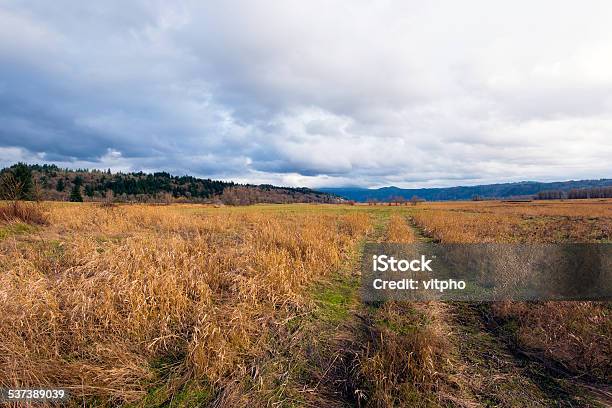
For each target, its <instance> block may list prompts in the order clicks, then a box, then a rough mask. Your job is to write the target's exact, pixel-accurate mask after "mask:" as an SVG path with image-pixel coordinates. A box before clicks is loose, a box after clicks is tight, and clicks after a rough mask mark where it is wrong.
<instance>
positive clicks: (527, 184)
mask: <svg viewBox="0 0 612 408" xmlns="http://www.w3.org/2000/svg"><path fill="white" fill-rule="evenodd" d="M609 186H612V179H600V180H577V181H574V180H572V181H559V182H552V183H540V182H537V181H522V182H519V183H503V184H486V185H479V186H460V187H446V188H415V189H404V188H398V187H383V188H378V189H367V188H350V187H348V188H321V189H320V190H321V191H323V192H327V193H332V194H337V195H339V196H341V197H344V198H346V199H347V200H354V201H360V202H365V201H368V200H378V201H389V200H390V199H393V198H397V197H402V198H404V199H410V198H412V197H413V196H417V197H420V198H423V199H425V200H428V201H448V200H471V199H474V198H479V199H486V198H513V197H516V198H518V197H523V198H532V197H536V196H537V194H538V193H541V192H545V191H564V192H569V191H571V190H579V189H592V188H599V187H609Z"/></svg>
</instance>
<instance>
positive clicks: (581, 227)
mask: <svg viewBox="0 0 612 408" xmlns="http://www.w3.org/2000/svg"><path fill="white" fill-rule="evenodd" d="M46 211H47V214H46V215H45V216H46V218H47V219H48V221H49V223H48V225H45V226H41V227H35V228H32V229H27V230H24V231H25V232H24V233H11V234H8V235H4V236H2V239H0V268H2V271H3V273H2V274H0V310H2V311H3V313H2V314H0V387H15V386H20V387H26V386H28V385H30V386H37V387H40V386H54V387H57V386H63V387H68V388H70V389H71V390H72V392H73V395H74V396H79V397H81V398H82V399H78V398H77V399H73V403H74V404H75V405H76V404H80V403H83V402H86V403H87V402H90V403H91V402H92V401H94V400H93V399H92V398H95V402H96V403H97V404H105V403H107V404H113V405H114V404H121V403H126V402H132V403H136V404H139V405H140V406H147V405H151V403H152V398H153V399H155V403H161V402H164V401H167V400H169V399H173V400H175V401H176V400H177V399H179V398H180V396H181V393H182V392H183V391H184V390H186V389H187V390H190V392H192V394H194V395H195V397H196V399H197V403H199V404H206V403H210V402H211V401H213V400H214V401H215V402H216V403H217V405H219V406H249V405H251V406H252V405H261V404H271V403H279V402H280V401H284V403H288V401H291V400H290V399H286V398H288V397H287V396H286V395H284V394H283V393H285V391H286V390H289V389H290V388H291V387H292V386H295V385H296V384H290V383H289V382H290V379H289V375H290V374H291V375H293V377H291V381H295V379H296V378H299V374H300V372H299V371H300V370H299V367H297V368H296V367H295V366H296V364H298V365H299V363H300V360H299V359H301V358H303V357H304V358H305V356H308V355H309V353H310V351H309V347H310V346H313V347H314V346H316V347H322V348H333V347H334V345H335V344H336V343H334V342H333V341H329V342H327V344H321V343H322V342H323V341H327V340H321V341H315V340H317V338H316V337H317V335H318V334H319V333H317V328H320V327H322V326H321V325H318V322H317V321H316V320H314V321H308V322H305V321H301V320H300V319H301V316H305V315H307V316H313V314H312V312H313V310H317V307H318V306H317V304H318V303H317V302H319V303H320V302H321V299H317V296H313V290H312V288H313V286H316V285H317V284H320V283H322V282H327V281H329V280H330V279H331V278H337V277H338V274H339V273H340V274H341V276H344V277H345V278H346V277H348V276H350V274H351V272H352V271H354V265H353V264H352V263H351V262H353V261H354V257H353V255H354V254H355V253H356V251H357V248H358V243H359V242H362V241H363V240H364V239H365V237H366V236H367V235H368V234H370V233H372V231H374V227H375V225H374V224H375V220H374V218H375V217H373V214H375V215H377V216H378V217H379V218H380V217H382V218H384V219H388V221H389V222H388V226H387V227H386V228H379V229H377V230H376V231H378V233H379V234H380V236H379V237H377V238H376V237H374V238H375V239H376V240H378V241H386V242H400V243H410V242H414V241H415V240H416V239H417V238H418V237H417V236H416V235H415V232H414V229H413V228H412V227H411V226H410V225H409V223H408V222H407V220H408V218H407V217H412V219H414V221H415V222H416V224H417V225H418V226H419V227H421V228H422V229H423V230H424V231H425V232H426V233H427V234H428V235H431V236H433V237H435V238H437V239H439V240H441V241H442V242H567V241H582V242H584V241H588V242H599V241H609V240H610V238H611V236H612V234H611V232H610V231H611V230H610V226H611V225H612V224H611V219H612V218H611V213H612V212H611V211H610V202H609V201H608V202H595V201H584V202H580V205H579V206H576V207H572V206H570V205H569V203H559V202H554V203H553V202H535V203H526V204H523V203H520V204H517V205H515V204H506V203H499V202H476V203H471V202H470V203H444V204H439V203H431V204H425V205H419V206H417V207H382V206H380V207H369V206H327V205H287V206H271V205H268V206H252V207H239V208H213V207H206V206H202V205H170V206H152V205H129V206H115V207H107V208H102V207H99V206H97V205H93V204H69V203H49V204H47V205H46ZM379 227H380V225H379ZM370 238H372V236H370ZM351 279H353V278H351ZM341 285H344V289H342V290H343V291H344V292H343V293H342V296H341V298H342V299H348V298H351V296H355V294H354V293H353V292H351V290H354V288H353V289H351V287H350V285H347V284H346V281H345V282H344V283H342V284H341ZM345 292H346V293H345ZM336 295H338V293H336V292H334V290H333V288H332V290H327V289H326V290H324V291H323V295H319V297H321V296H323V298H324V299H323V300H324V302H323V303H329V304H330V305H331V306H329V307H330V309H331V312H333V313H332V314H331V315H330V316H326V315H325V313H327V312H329V311H325V310H323V311H321V310H319V311H318V313H319V314H318V316H323V317H322V319H323V320H326V326H325V329H326V330H328V331H329V333H327V334H326V336H327V337H333V336H334V333H333V330H334V329H337V327H338V325H339V324H340V321H341V320H342V319H350V318H351V316H352V315H351V314H350V313H345V311H344V310H342V308H343V307H344V305H345V303H344V300H343V301H342V302H340V303H338V302H337V299H336V297H337V296H336ZM368 310H369V311H368V312H367V313H366V314H367V318H366V319H365V320H367V321H368V322H369V325H368V327H367V333H366V337H367V338H368V339H369V340H367V339H366V340H364V341H363V343H362V344H361V345H360V346H363V347H364V349H363V350H360V351H359V353H361V354H360V356H359V358H358V359H357V360H356V363H359V368H358V369H356V370H357V371H358V372H359V374H358V375H359V376H360V379H359V381H362V380H363V381H364V382H365V384H366V386H367V391H368V393H369V394H368V395H367V397H368V400H367V401H369V404H370V405H373V406H381V407H388V406H394V405H397V404H398V403H402V404H404V405H412V406H428V405H435V404H444V403H448V402H449V401H454V402H453V403H456V404H459V403H461V401H459V402H458V401H457V400H451V399H449V394H448V392H451V393H454V391H453V390H450V391H449V388H448V386H449V382H448V378H447V374H448V373H449V372H452V371H453V368H449V367H448V365H447V364H448V361H449V359H451V360H452V356H449V353H452V352H453V351H452V348H453V345H452V344H451V343H449V341H448V338H449V337H452V334H451V328H450V327H449V324H450V323H449V322H450V320H451V319H450V318H449V316H447V314H446V310H445V305H443V304H441V303H435V302H431V303H427V304H400V303H395V302H389V303H387V304H385V305H382V306H380V307H376V308H373V309H368ZM493 310H494V312H495V313H496V316H497V317H498V318H499V319H500V320H502V321H509V322H514V323H516V332H515V335H516V339H517V341H518V342H519V344H520V345H521V347H526V348H528V349H530V350H536V351H538V352H540V353H541V354H542V355H544V356H546V357H547V358H550V359H553V360H556V361H558V362H560V363H561V364H564V365H565V366H566V367H568V368H569V369H571V370H575V371H577V372H585V371H590V372H591V373H592V374H593V375H594V376H596V377H598V378H604V379H605V378H608V379H609V373H610V371H609V369H610V365H609V361H610V360H609V359H610V355H611V354H612V352H611V351H610V344H612V340H611V337H610V332H611V331H612V325H611V319H610V315H609V304H595V303H591V302H583V303H575V302H574V303H567V304H564V303H544V304H537V305H529V306H526V305H525V304H524V303H501V304H497V305H495V306H494V308H493ZM314 316H317V314H316V313H315V314H314ZM352 317H355V316H352ZM354 320H355V319H354ZM356 320H358V319H356ZM351 324H352V325H355V324H356V323H355V322H352V323H351ZM291 325H299V327H298V328H291V327H290V326H291ZM345 332H346V331H345ZM345 332H343V333H342V335H346V334H347V333H348V332H346V333H345ZM336 334H337V333H336ZM289 335H295V336H296V340H295V341H293V339H289V338H287V337H286V336H289ZM321 337H322V339H323V338H327V337H324V336H321ZM308 338H310V340H311V341H307V340H308ZM357 340H359V341H361V340H362V338H361V337H359V336H355V338H353V339H352V341H357ZM296 342H302V344H296ZM341 344H342V343H341ZM296 351H299V353H297V354H292V353H294V352H296ZM336 352H337V350H330V353H326V352H325V353H320V354H321V358H323V359H324V358H325V357H326V356H328V355H331V356H332V358H333V356H334V355H336V356H337V355H341V354H335V353H336ZM332 365H333V363H332ZM329 367H331V366H329V363H328V362H327V361H323V364H322V366H321V367H319V368H321V372H320V373H318V375H320V379H318V380H316V381H315V383H314V384H313V388H312V389H310V390H309V391H308V392H311V393H315V392H322V390H321V389H322V388H323V387H324V385H322V383H323V382H325V381H327V380H328V379H329V375H330V374H329V371H328V370H329ZM316 368H317V367H315V369H316ZM292 370H294V371H295V372H297V374H298V376H297V377H296V376H295V375H294V374H295V373H294V371H292ZM306 371H308V370H306ZM302 374H303V373H302ZM266 375H268V377H266ZM326 376H327V377H326ZM306 382H308V381H306ZM450 384H451V385H450V386H453V385H452V384H453V381H450ZM298 385H299V384H298ZM455 385H457V384H455ZM317 387H319V388H317ZM457 387H459V388H460V385H457ZM160 389H163V392H162V393H161V395H160V396H157V394H156V393H157V390H160ZM289 391H291V390H289ZM289 391H287V392H289ZM302 391H303V390H302ZM300 392H301V391H300V389H297V391H296V392H295V393H294V394H292V395H291V398H293V397H295V396H296V395H297V396H298V397H299V394H300ZM457 392H458V391H457ZM453 395H455V397H454V398H456V397H457V395H458V394H457V393H454V394H453ZM317 398H318V397H316V396H313V397H307V398H306V400H308V401H321V400H322V399H317ZM459 398H462V396H459ZM467 398H468V399H469V396H468V397H467ZM294 402H295V401H294ZM299 402H300V401H297V405H299Z"/></svg>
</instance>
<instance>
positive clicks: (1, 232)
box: [0, 222, 38, 239]
mask: <svg viewBox="0 0 612 408" xmlns="http://www.w3.org/2000/svg"><path fill="white" fill-rule="evenodd" d="M37 230H38V227H36V226H34V225H30V224H26V223H23V222H11V223H9V224H6V225H3V226H2V227H0V239H4V238H6V237H9V236H11V235H20V234H29V233H31V232H34V231H37Z"/></svg>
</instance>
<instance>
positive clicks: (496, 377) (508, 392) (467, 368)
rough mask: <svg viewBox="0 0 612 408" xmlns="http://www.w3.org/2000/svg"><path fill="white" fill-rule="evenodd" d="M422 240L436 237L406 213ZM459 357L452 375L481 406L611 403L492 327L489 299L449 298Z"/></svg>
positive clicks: (449, 317)
mask: <svg viewBox="0 0 612 408" xmlns="http://www.w3.org/2000/svg"><path fill="white" fill-rule="evenodd" d="M406 221H407V223H408V225H410V226H411V227H412V228H413V230H414V233H415V236H416V237H417V239H418V240H419V241H421V242H432V241H434V239H433V237H429V236H427V235H426V234H425V232H424V231H423V229H422V228H420V227H419V226H418V225H417V224H416V223H415V221H414V219H413V218H412V217H407V219H406ZM444 304H445V306H444V310H445V311H446V313H445V315H446V320H447V322H446V323H447V324H448V325H449V327H450V329H451V335H450V337H451V343H452V344H453V346H454V352H453V354H454V355H453V358H454V360H455V362H454V364H453V367H454V371H455V372H453V373H449V375H450V376H451V377H452V378H453V381H454V382H455V383H456V384H457V385H458V386H459V387H461V388H466V389H467V390H466V393H465V394H467V395H471V396H472V398H471V399H472V400H474V402H476V405H477V406H487V407H489V406H496V407H497V406H499V407H516V406H529V407H551V406H553V407H593V406H611V405H610V401H609V400H608V399H607V394H606V391H605V390H603V393H602V392H601V387H596V388H597V391H599V392H593V390H589V389H588V386H587V385H586V384H579V383H577V382H576V381H575V380H572V379H570V378H563V376H558V375H554V373H551V372H550V370H549V369H548V368H547V367H546V365H545V364H543V363H542V362H541V361H538V360H535V359H532V358H527V357H526V356H524V355H523V356H520V355H518V354H517V353H516V349H515V348H514V347H512V345H510V344H508V342H507V341H506V340H505V339H503V338H501V337H499V336H498V335H497V333H496V331H495V330H493V329H492V328H491V324H490V323H491V319H492V317H491V314H490V308H489V306H488V305H487V304H482V303H468V302H444Z"/></svg>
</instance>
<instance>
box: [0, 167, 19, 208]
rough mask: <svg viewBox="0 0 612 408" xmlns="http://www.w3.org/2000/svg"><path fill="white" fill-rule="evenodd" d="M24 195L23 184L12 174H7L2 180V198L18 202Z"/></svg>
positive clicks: (0, 191) (0, 183)
mask: <svg viewBox="0 0 612 408" xmlns="http://www.w3.org/2000/svg"><path fill="white" fill-rule="evenodd" d="M22 193H23V183H22V182H21V181H19V180H17V178H16V177H15V176H14V175H13V173H11V172H6V173H4V174H3V175H2V178H0V198H2V199H3V200H7V201H13V202H17V201H18V200H19V199H20V198H21V196H22Z"/></svg>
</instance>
